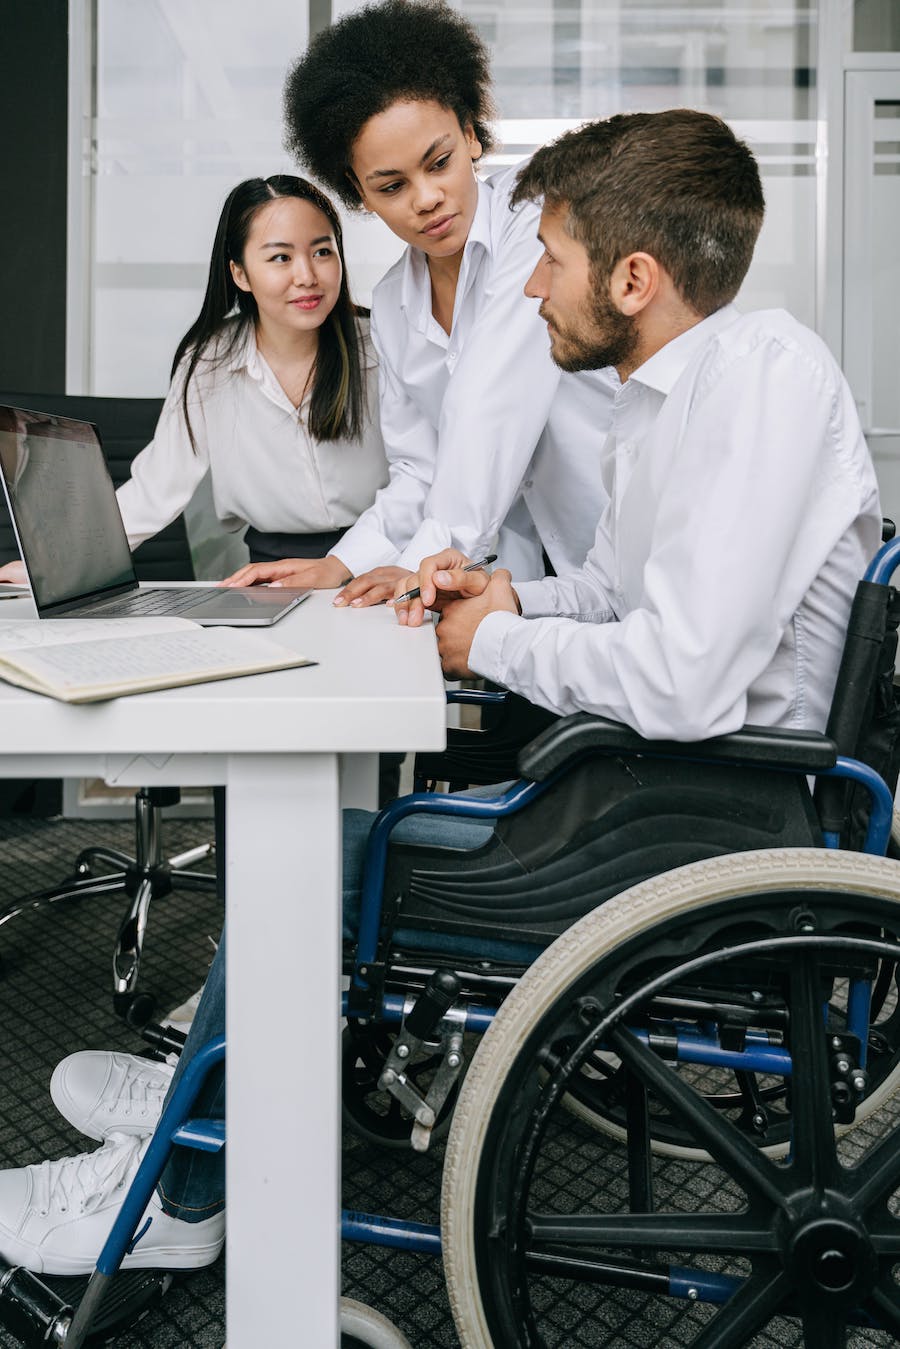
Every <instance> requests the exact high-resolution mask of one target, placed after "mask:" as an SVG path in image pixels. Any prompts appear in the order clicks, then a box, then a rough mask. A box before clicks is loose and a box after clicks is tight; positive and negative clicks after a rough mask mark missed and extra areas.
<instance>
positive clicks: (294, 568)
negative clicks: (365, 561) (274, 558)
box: [219, 554, 350, 590]
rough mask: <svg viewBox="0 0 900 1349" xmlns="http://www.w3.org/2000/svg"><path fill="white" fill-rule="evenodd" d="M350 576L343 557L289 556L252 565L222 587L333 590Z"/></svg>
mask: <svg viewBox="0 0 900 1349" xmlns="http://www.w3.org/2000/svg"><path fill="white" fill-rule="evenodd" d="M349 575H350V572H349V570H348V569H347V568H346V567H345V566H344V564H343V562H342V561H341V560H340V558H337V557H334V556H333V554H329V556H328V557H286V558H283V559H282V560H281V561H279V562H248V564H247V566H246V567H241V568H240V569H239V570H238V571H236V572H234V573H233V574H232V575H231V576H226V577H225V580H224V581H220V582H219V584H220V585H223V586H259V585H270V586H291V587H295V588H296V589H298V590H307V589H312V590H332V589H334V587H335V586H339V585H343V584H344V582H345V581H346V580H347V577H348V576H349Z"/></svg>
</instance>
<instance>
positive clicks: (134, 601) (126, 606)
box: [91, 586, 210, 618]
mask: <svg viewBox="0 0 900 1349" xmlns="http://www.w3.org/2000/svg"><path fill="white" fill-rule="evenodd" d="M209 598H210V590H187V589H185V590H179V589H178V587H177V586H173V587H172V589H171V590H139V591H137V592H136V593H135V594H133V595H126V596H123V597H122V598H120V599H116V600H110V601H109V603H108V604H92V605H91V612H92V613H99V614H101V615H102V617H103V618H128V617H131V616H133V615H135V614H137V615H139V616H140V617H142V618H146V617H147V615H148V614H149V615H153V614H166V615H168V614H180V613H183V612H184V611H185V610H186V609H193V608H194V606H195V605H197V604H201V603H203V602H204V601H205V600H208V599H209Z"/></svg>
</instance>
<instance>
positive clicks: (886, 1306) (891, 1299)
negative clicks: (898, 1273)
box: [868, 1274, 900, 1340]
mask: <svg viewBox="0 0 900 1349" xmlns="http://www.w3.org/2000/svg"><path fill="white" fill-rule="evenodd" d="M868 1306H869V1310H870V1311H871V1312H872V1315H873V1316H874V1319H875V1321H876V1322H877V1323H878V1325H879V1326H880V1327H881V1329H882V1330H890V1331H893V1334H894V1338H895V1339H896V1340H900V1288H898V1287H897V1284H896V1283H895V1282H894V1278H893V1275H891V1274H888V1276H887V1278H885V1279H882V1281H881V1283H880V1284H879V1285H878V1287H877V1288H873V1290H872V1293H871V1295H870V1297H869V1303H868Z"/></svg>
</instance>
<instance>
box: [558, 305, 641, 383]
mask: <svg viewBox="0 0 900 1349" xmlns="http://www.w3.org/2000/svg"><path fill="white" fill-rule="evenodd" d="M541 317H542V318H546V317H547V315H546V314H545V312H544V308H543V306H542V307H541ZM579 319H580V322H579V323H578V326H577V327H572V328H563V327H562V326H561V325H560V324H559V323H558V322H557V321H556V320H555V319H553V318H551V319H550V322H551V323H552V324H553V329H554V332H553V334H552V336H551V344H552V345H551V351H550V355H551V356H552V358H553V361H554V363H555V364H556V365H558V366H559V368H560V370H566V371H568V372H569V373H573V372H574V371H576V370H602V369H603V368H604V367H605V366H608V365H615V366H619V365H624V364H625V363H626V362H627V361H628V360H629V358H630V357H631V356H632V355H633V354H634V350H635V348H636V347H637V344H638V327H637V324H636V323H635V321H634V319H633V318H632V317H631V316H629V315H628V314H623V313H621V312H620V310H618V309H617V308H616V306H615V305H614V304H613V302H612V300H610V298H609V296H607V295H602V294H601V295H593V296H592V297H591V301H590V304H589V305H585V307H584V309H583V311H582V313H581V314H580V315H579Z"/></svg>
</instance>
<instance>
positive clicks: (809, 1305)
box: [802, 1297, 847, 1349]
mask: <svg viewBox="0 0 900 1349" xmlns="http://www.w3.org/2000/svg"><path fill="white" fill-rule="evenodd" d="M802 1320H803V1343H804V1344H810V1345H812V1344H814V1345H815V1347H816V1349H843V1347H844V1345H845V1344H846V1343H847V1318H846V1316H845V1315H844V1313H843V1312H840V1311H837V1310H836V1309H835V1308H834V1307H833V1306H832V1305H831V1303H830V1302H829V1301H827V1300H825V1301H823V1300H822V1299H817V1298H815V1297H810V1298H809V1299H808V1301H807V1302H806V1303H805V1304H804V1307H803V1314H802Z"/></svg>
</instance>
